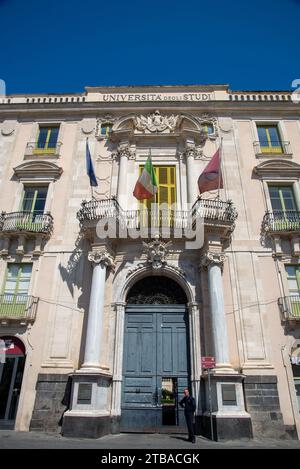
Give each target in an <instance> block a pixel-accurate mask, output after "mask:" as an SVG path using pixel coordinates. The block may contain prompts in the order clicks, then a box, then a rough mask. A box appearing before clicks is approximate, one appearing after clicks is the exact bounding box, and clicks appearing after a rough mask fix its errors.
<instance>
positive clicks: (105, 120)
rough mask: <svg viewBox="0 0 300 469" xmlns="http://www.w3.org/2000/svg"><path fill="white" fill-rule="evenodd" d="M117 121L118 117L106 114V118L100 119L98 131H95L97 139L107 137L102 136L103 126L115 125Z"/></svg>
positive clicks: (97, 125) (97, 126) (97, 124)
mask: <svg viewBox="0 0 300 469" xmlns="http://www.w3.org/2000/svg"><path fill="white" fill-rule="evenodd" d="M115 121H116V117H113V116H111V115H110V114H106V115H104V116H101V117H98V119H97V122H96V130H95V137H96V138H97V139H102V138H104V137H105V136H103V135H102V134H101V125H102V124H110V125H113V124H114V123H115Z"/></svg>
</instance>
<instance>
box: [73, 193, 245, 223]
mask: <svg viewBox="0 0 300 469" xmlns="http://www.w3.org/2000/svg"><path fill="white" fill-rule="evenodd" d="M77 217H78V219H79V221H80V223H81V224H85V223H89V222H92V221H94V222H97V220H101V219H103V218H107V219H109V218H115V219H117V220H118V222H119V223H122V225H123V226H125V227H127V228H135V229H140V228H141V227H143V226H148V227H169V228H185V227H192V226H193V224H194V222H195V220H196V218H202V219H204V222H208V221H210V222H219V223H220V224H224V225H225V224H227V225H230V226H231V227H232V229H233V228H234V222H235V220H236V218H237V212H236V209H235V208H234V206H233V204H232V202H231V201H227V202H224V201H222V200H209V199H200V198H199V199H198V200H197V201H196V202H195V204H194V205H193V207H192V209H191V210H172V209H163V210H158V209H157V210H156V209H154V210H146V209H140V210H126V211H125V210H123V209H122V208H121V207H120V205H119V203H118V202H117V200H116V199H106V200H95V199H93V200H90V201H83V202H82V204H81V209H80V210H79V211H78V213H77Z"/></svg>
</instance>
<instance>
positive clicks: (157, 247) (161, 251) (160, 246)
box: [143, 239, 172, 269]
mask: <svg viewBox="0 0 300 469" xmlns="http://www.w3.org/2000/svg"><path fill="white" fill-rule="evenodd" d="M171 244H172V242H171V241H169V242H168V243H164V242H162V241H160V240H159V239H155V240H154V241H150V242H149V243H145V242H143V246H144V250H145V251H146V253H147V256H148V259H147V262H148V263H149V264H151V266H152V268H153V269H161V268H162V267H163V266H164V265H166V263H167V260H166V257H167V254H168V251H169V250H168V247H169V246H170V245H171Z"/></svg>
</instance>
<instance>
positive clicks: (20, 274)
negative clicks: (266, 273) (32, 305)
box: [3, 264, 32, 297]
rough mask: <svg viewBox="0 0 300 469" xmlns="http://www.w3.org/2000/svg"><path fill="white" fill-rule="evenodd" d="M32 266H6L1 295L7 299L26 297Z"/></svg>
mask: <svg viewBox="0 0 300 469" xmlns="http://www.w3.org/2000/svg"><path fill="white" fill-rule="evenodd" d="M31 271H32V264H8V265H7V272H6V278H5V282H4V288H3V294H4V295H5V296H7V297H10V296H13V295H18V296H20V297H21V296H23V297H24V296H27V294H28V290H29V284H30V278H31Z"/></svg>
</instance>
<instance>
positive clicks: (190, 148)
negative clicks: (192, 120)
mask: <svg viewBox="0 0 300 469" xmlns="http://www.w3.org/2000/svg"><path fill="white" fill-rule="evenodd" d="M206 138H207V134H206V133H205V139H206ZM190 156H191V157H193V158H194V159H195V160H205V161H206V160H209V159H210V158H208V157H206V156H205V155H204V153H203V150H202V149H201V146H199V145H194V144H187V146H186V148H185V149H184V151H183V152H182V153H180V154H179V157H180V158H181V159H187V158H188V157H190Z"/></svg>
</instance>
